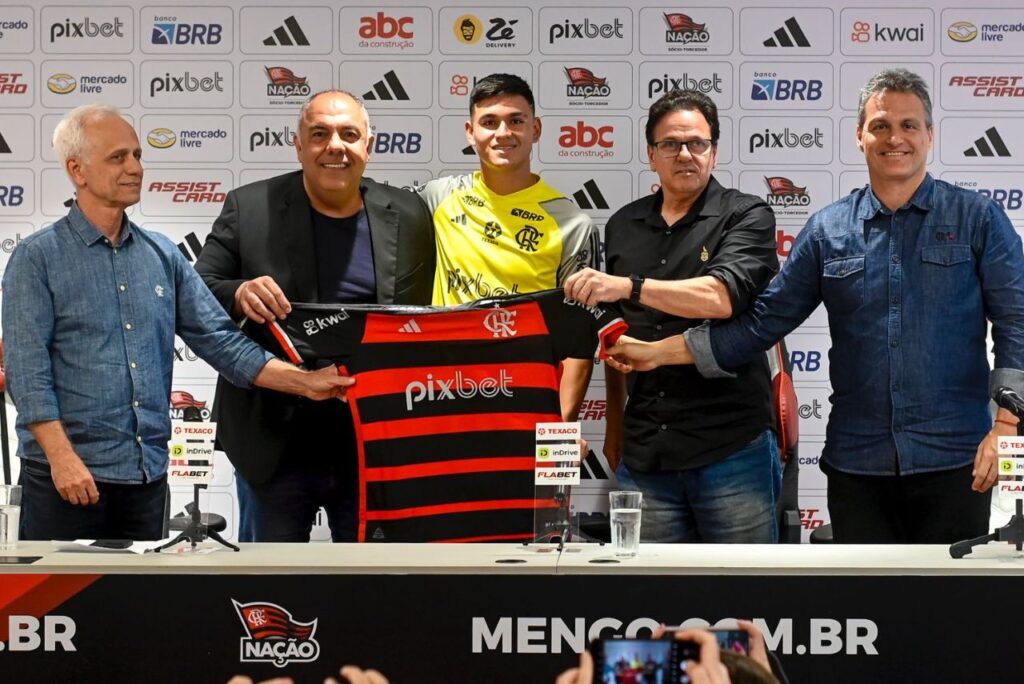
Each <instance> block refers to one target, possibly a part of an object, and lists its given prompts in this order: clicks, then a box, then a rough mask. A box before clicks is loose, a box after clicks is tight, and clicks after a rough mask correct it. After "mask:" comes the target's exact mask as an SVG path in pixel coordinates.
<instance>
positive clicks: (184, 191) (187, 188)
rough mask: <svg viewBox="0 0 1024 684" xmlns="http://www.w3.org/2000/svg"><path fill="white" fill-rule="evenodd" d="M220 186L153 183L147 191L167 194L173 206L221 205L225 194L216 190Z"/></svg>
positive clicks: (199, 183)
mask: <svg viewBox="0 0 1024 684" xmlns="http://www.w3.org/2000/svg"><path fill="white" fill-rule="evenodd" d="M220 186H221V182H220V181H154V182H153V183H150V184H149V191H150V192H169V193H171V201H172V202H174V203H175V204H200V203H204V202H216V203H221V202H223V201H224V200H225V199H226V198H227V193H226V192H221V191H220V190H218V188H219V187H220Z"/></svg>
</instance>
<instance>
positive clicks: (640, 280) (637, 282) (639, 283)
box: [629, 273, 645, 304]
mask: <svg viewBox="0 0 1024 684" xmlns="http://www.w3.org/2000/svg"><path fill="white" fill-rule="evenodd" d="M629 280H630V282H632V283H633V291H632V292H630V293H629V301H631V302H635V303H637V304H639V303H640V289H641V288H643V286H644V280H645V279H644V277H643V276H642V275H637V274H635V273H630V274H629Z"/></svg>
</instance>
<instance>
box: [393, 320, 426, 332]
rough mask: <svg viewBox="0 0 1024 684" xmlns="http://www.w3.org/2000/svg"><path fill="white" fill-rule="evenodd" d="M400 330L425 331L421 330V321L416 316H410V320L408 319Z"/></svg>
mask: <svg viewBox="0 0 1024 684" xmlns="http://www.w3.org/2000/svg"><path fill="white" fill-rule="evenodd" d="M398 332H400V333H418V332H423V331H422V330H420V326H419V323H417V322H416V319H415V318H410V319H409V320H408V321H406V323H405V325H403V326H402V327H401V328H399V329H398Z"/></svg>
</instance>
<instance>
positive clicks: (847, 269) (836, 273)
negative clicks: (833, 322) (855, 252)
mask: <svg viewBox="0 0 1024 684" xmlns="http://www.w3.org/2000/svg"><path fill="white" fill-rule="evenodd" d="M822 276H823V277H822V279H821V298H822V301H823V302H824V303H825V306H826V308H828V310H829V311H835V312H838V313H842V312H848V311H855V310H856V309H859V308H860V307H861V306H862V305H863V304H864V255H863V254H862V255H860V256H847V257H839V258H836V259H832V260H830V261H826V262H825V267H824V271H823V273H822Z"/></svg>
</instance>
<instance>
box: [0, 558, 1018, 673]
mask: <svg viewBox="0 0 1024 684" xmlns="http://www.w3.org/2000/svg"><path fill="white" fill-rule="evenodd" d="M241 549H242V550H241V552H239V553H235V552H232V551H230V550H227V549H224V550H217V551H214V552H212V553H208V554H180V553H161V554H153V553H148V554H143V555H137V554H131V553H124V552H119V553H91V552H82V551H58V550H56V549H55V547H54V545H53V543H51V542H23V543H21V544H20V545H19V547H18V549H17V551H16V552H14V554H15V555H19V556H26V557H38V560H36V561H35V562H34V563H32V564H30V565H19V564H7V563H0V672H3V673H4V681H5V684H6V682H26V683H33V684H34V683H35V682H39V681H62V682H74V681H82V682H91V681H96V680H95V679H90V677H92V676H93V675H94V674H96V672H95V671H93V670H90V669H89V668H95V667H99V668H100V671H101V672H102V675H103V678H104V681H109V682H132V683H133V684H134V682H138V681H147V682H149V684H157V683H159V682H165V681H166V682H174V683H175V684H177V683H178V682H183V681H189V682H216V683H221V684H222V683H223V682H225V681H227V680H228V679H229V678H230V677H231V675H233V674H238V673H245V674H248V675H250V676H252V677H253V679H254V680H255V681H260V680H262V679H267V678H270V677H273V676H277V675H280V674H282V673H283V674H287V675H288V676H290V677H292V678H293V679H294V680H295V681H296V682H297V683H298V684H306V683H308V684H313V683H314V682H315V683H317V684H319V682H322V681H323V679H324V677H326V676H328V675H330V674H333V673H335V672H336V668H337V666H338V665H339V664H341V663H344V662H358V663H361V664H366V665H374V666H377V667H379V668H381V669H383V670H384V671H385V672H386V673H387V674H388V676H389V677H390V678H391V681H393V682H395V683H396V684H433V682H438V683H439V684H441V683H443V684H452V682H484V681H486V682H488V683H489V684H490V683H493V682H510V683H513V682H514V683H515V684H521V683H528V682H551V681H554V678H555V675H557V673H558V672H560V671H562V670H564V669H565V668H567V667H570V666H572V665H573V664H574V663H575V662H576V655H575V653H574V651H575V650H578V649H581V648H583V647H584V646H585V645H586V643H588V642H589V640H590V639H592V638H595V636H602V637H606V638H607V637H609V636H632V635H635V634H638V632H637V631H636V630H638V629H644V628H646V629H650V628H651V627H652V625H657V624H658V623H659V622H664V623H666V624H679V623H682V622H689V621H692V620H701V621H703V624H715V623H717V622H720V621H722V620H724V619H727V618H732V617H743V616H746V617H748V618H751V619H754V620H755V622H758V624H760V625H761V626H762V629H763V630H765V632H766V634H767V637H768V639H769V645H770V647H771V648H772V649H773V650H774V651H775V652H776V654H777V655H779V657H780V658H781V659H782V662H783V665H784V666H785V668H786V670H787V673H788V674H789V677H790V681H791V682H793V684H798V683H800V682H804V683H813V682H821V681H829V682H830V684H846V683H847V682H849V683H850V684H860V683H862V682H890V681H892V682H896V681H907V682H912V681H961V680H962V681H970V680H972V677H973V676H975V675H977V673H978V672H979V671H985V672H987V673H989V674H991V676H992V678H991V679H988V680H986V681H1024V658H1020V657H1019V655H1018V649H1014V648H1012V647H1011V646H1010V645H1009V644H1010V642H1009V641H1007V639H1010V635H1012V634H1015V633H1016V631H1017V630H1018V629H1019V625H1018V616H1019V615H1020V614H1021V613H1022V612H1024V592H1021V591H1020V587H1021V586H1024V583H1021V582H1020V580H1019V579H1018V578H1019V577H1021V576H1024V556H1022V554H1020V553H1018V552H1017V551H1016V550H1015V549H1014V548H1013V547H1011V546H1008V545H1005V544H999V545H996V544H989V545H986V546H981V547H977V549H976V550H975V551H974V553H973V554H972V555H970V556H969V557H967V558H963V559H958V560H954V559H952V558H950V556H949V551H948V548H947V547H946V546H852V545H851V546H844V545H661V544H642V545H641V546H640V553H639V554H638V555H637V556H636V557H634V558H625V559H622V558H616V557H615V556H613V554H612V551H611V548H610V547H609V546H599V545H589V544H588V545H577V544H567V545H566V546H565V547H564V548H562V549H559V548H558V547H557V546H555V545H526V546H524V545H521V544H243V545H242V547H241ZM10 555H12V554H10V553H0V560H3V558H4V557H5V556H10ZM252 604H260V605H262V606H267V607H270V608H273V609H274V610H278V611H285V613H281V614H287V616H288V620H289V621H294V622H295V623H296V624H300V626H301V624H306V625H315V627H314V633H313V636H312V637H310V639H311V640H315V642H316V649H315V651H316V653H318V656H317V659H316V660H315V661H314V662H298V663H296V662H292V663H290V664H288V666H287V668H286V670H285V671H284V672H282V671H281V670H279V669H278V667H276V666H275V665H274V664H272V663H268V662H265V661H264V662H253V661H252V659H251V658H249V657H247V656H246V653H248V652H247V651H246V650H245V644H246V643H250V644H251V643H252V642H253V640H254V639H256V638H257V637H255V636H253V635H252V634H251V633H248V632H247V631H246V626H245V624H244V621H242V620H241V619H240V615H241V613H240V612H239V610H240V609H239V608H238V607H239V606H240V605H252ZM5 615H7V616H9V619H10V620H11V621H12V622H11V623H10V625H11V633H12V636H11V639H12V641H11V642H9V643H8V644H5V643H4V639H5V638H7V630H6V627H7V625H6V624H5V623H6V620H7V618H5ZM47 621H49V622H47ZM19 625H20V626H19ZM26 625H27V626H26ZM69 625H70V626H69ZM975 625H981V626H984V628H983V629H982V628H974V627H973V626H975ZM965 626H966V627H965ZM16 628H17V629H16ZM19 629H20V630H22V631H21V632H17V630H19ZM25 629H28V630H29V632H31V634H30V635H29V636H25V634H24V630H25ZM47 629H50V630H51V631H52V632H53V633H55V634H58V633H68V634H73V646H74V652H63V653H59V652H56V650H60V649H59V647H56V646H55V647H54V648H55V649H56V650H55V652H53V653H49V652H40V651H41V649H44V648H45V644H46V641H45V639H44V638H41V637H38V635H40V634H45V633H46V630H47ZM33 630H34V631H33ZM62 630H63V631H62ZM16 632H17V634H20V636H19V637H18V639H19V640H13V639H14V637H15V636H16V635H17V634H15V633H16ZM32 635H36V636H35V637H34V636H32ZM993 635H1001V636H1000V637H999V638H993ZM68 638H69V639H70V638H71V637H68ZM294 638H295V637H293V639H294ZM240 643H241V644H242V650H241V651H240ZM301 643H303V644H305V646H304V648H306V649H307V650H309V649H311V648H312V646H310V644H309V643H306V642H301ZM954 643H955V644H956V648H951V647H950V645H951V644H954ZM25 649H30V652H24V650H25ZM183 653H187V654H189V655H188V658H185V659H182V658H181V655H180V654H183ZM966 654H969V657H967V655H966ZM172 661H173V662H174V663H175V667H174V668H171V669H167V668H159V667H154V665H155V664H158V663H164V662H172ZM114 663H116V667H115V666H114V665H112V664H114ZM982 666H983V669H979V668H982ZM332 668H334V669H332ZM452 672H457V673H458V676H454V677H453V675H452V674H451V673H452Z"/></svg>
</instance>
